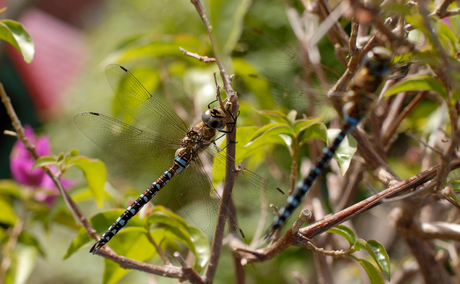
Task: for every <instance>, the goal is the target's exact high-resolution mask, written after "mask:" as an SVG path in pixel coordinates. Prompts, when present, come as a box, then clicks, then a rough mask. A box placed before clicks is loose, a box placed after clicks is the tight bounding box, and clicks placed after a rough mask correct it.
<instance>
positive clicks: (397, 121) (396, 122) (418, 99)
mask: <svg viewBox="0 0 460 284" xmlns="http://www.w3.org/2000/svg"><path fill="white" fill-rule="evenodd" d="M427 93H428V92H427V91H423V92H421V93H419V94H418V95H417V96H416V97H415V98H414V99H413V100H412V101H411V102H410V103H409V104H408V105H407V106H406V107H405V108H404V109H403V110H402V112H400V113H399V115H398V116H397V117H396V119H395V120H394V121H393V123H392V124H391V125H390V127H389V128H388V130H386V131H385V132H384V135H383V137H382V140H383V142H382V144H384V145H385V144H386V143H387V142H388V140H389V139H390V138H391V137H392V136H393V134H394V133H395V132H396V129H397V128H398V126H399V124H400V123H401V122H402V120H403V119H404V118H405V117H406V116H407V115H408V114H409V113H410V112H411V111H412V110H413V109H414V108H415V106H417V105H418V103H419V102H421V101H422V100H423V99H424V98H425V96H426V94H427Z"/></svg>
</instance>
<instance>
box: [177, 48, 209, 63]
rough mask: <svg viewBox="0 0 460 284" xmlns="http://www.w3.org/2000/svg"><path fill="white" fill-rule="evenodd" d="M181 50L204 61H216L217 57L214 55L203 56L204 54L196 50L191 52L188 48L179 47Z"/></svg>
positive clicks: (186, 54)
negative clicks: (213, 56)
mask: <svg viewBox="0 0 460 284" xmlns="http://www.w3.org/2000/svg"><path fill="white" fill-rule="evenodd" d="M179 49H180V51H182V53H183V54H184V55H185V56H190V57H193V58H196V59H198V60H200V61H202V62H204V63H209V62H216V59H215V58H212V57H207V56H202V55H199V54H198V53H194V52H190V51H188V50H186V49H183V48H182V47H179Z"/></svg>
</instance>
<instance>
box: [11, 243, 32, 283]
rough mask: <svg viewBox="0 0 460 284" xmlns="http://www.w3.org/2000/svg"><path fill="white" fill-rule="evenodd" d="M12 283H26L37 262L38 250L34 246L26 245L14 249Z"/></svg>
mask: <svg viewBox="0 0 460 284" xmlns="http://www.w3.org/2000/svg"><path fill="white" fill-rule="evenodd" d="M15 256H16V261H15V264H16V265H15V266H16V269H15V276H14V284H23V283H28V282H29V281H27V280H28V279H29V277H30V275H31V273H32V271H33V270H34V268H35V265H36V264H37V257H38V251H37V248H36V247H32V246H27V247H21V248H19V249H17V250H16V255H15Z"/></svg>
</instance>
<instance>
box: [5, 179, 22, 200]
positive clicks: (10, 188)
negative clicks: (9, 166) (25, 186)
mask: <svg viewBox="0 0 460 284" xmlns="http://www.w3.org/2000/svg"><path fill="white" fill-rule="evenodd" d="M20 190H21V188H20V186H19V185H18V184H17V183H16V182H15V181H14V180H11V179H1V180H0V194H4V195H11V196H16V197H19V195H20Z"/></svg>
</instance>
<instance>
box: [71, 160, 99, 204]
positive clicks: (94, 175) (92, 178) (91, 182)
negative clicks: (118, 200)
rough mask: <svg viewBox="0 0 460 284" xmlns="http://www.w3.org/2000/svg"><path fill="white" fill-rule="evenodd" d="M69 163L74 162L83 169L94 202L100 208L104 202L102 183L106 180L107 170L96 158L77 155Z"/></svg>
mask: <svg viewBox="0 0 460 284" xmlns="http://www.w3.org/2000/svg"><path fill="white" fill-rule="evenodd" d="M70 164H74V165H75V166H77V167H79V168H80V169H81V170H82V171H83V174H84V175H85V178H86V181H87V182H88V186H89V187H90V188H91V191H92V193H93V196H94V199H95V200H96V204H97V206H98V207H99V208H101V207H102V205H103V203H104V183H105V181H106V180H107V170H106V168H105V165H104V163H103V162H102V161H100V160H98V159H89V158H86V157H82V156H79V157H75V158H73V159H72V160H71V162H70Z"/></svg>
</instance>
